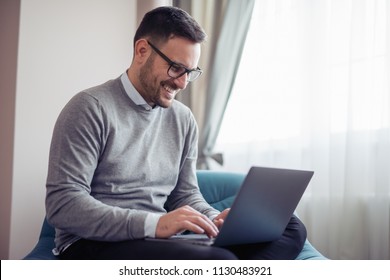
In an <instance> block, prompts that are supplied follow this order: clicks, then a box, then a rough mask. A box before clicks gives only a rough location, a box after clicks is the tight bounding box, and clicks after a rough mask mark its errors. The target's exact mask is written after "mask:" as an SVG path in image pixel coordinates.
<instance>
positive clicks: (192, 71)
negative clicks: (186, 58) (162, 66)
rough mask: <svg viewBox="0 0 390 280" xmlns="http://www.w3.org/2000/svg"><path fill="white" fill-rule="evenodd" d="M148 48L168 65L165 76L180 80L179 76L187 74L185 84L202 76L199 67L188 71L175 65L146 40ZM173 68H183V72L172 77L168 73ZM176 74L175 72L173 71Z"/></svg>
mask: <svg viewBox="0 0 390 280" xmlns="http://www.w3.org/2000/svg"><path fill="white" fill-rule="evenodd" d="M147 42H148V44H149V46H151V47H152V49H153V50H154V51H155V52H156V53H157V54H158V55H159V56H161V58H162V59H164V60H165V61H166V62H167V63H168V64H169V67H168V70H167V74H168V76H169V77H171V78H174V79H177V78H180V77H181V76H183V75H184V74H187V82H193V81H195V80H196V79H197V78H199V77H200V75H202V73H203V71H202V69H200V68H199V67H196V68H194V69H188V68H187V67H185V66H183V65H181V64H179V63H176V62H174V61H172V60H170V59H169V58H168V57H167V56H166V55H165V54H163V52H162V51H160V50H159V49H158V48H157V47H156V46H154V45H153V44H152V43H151V42H149V41H148V40H147ZM172 67H174V68H176V69H180V68H183V69H184V71H183V72H180V74H178V75H173V74H172V73H170V72H171V71H170V70H171V68H172ZM175 72H176V71H175ZM191 73H193V74H195V76H193V74H192V75H191Z"/></svg>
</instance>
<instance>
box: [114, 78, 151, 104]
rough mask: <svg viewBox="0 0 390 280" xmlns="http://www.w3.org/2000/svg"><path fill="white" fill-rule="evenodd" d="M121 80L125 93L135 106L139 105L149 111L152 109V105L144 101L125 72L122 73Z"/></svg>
mask: <svg viewBox="0 0 390 280" xmlns="http://www.w3.org/2000/svg"><path fill="white" fill-rule="evenodd" d="M121 81H122V84H123V87H124V88H125V91H126V93H127V95H128V96H129V98H130V99H131V100H132V101H133V102H134V103H135V104H136V105H137V106H141V107H142V108H144V109H145V110H147V111H150V110H152V109H153V108H152V106H150V105H149V104H148V103H146V101H145V99H144V98H143V97H142V96H141V94H139V92H138V91H137V90H136V89H135V87H134V86H133V84H132V83H131V82H130V80H129V77H128V76H127V73H126V72H125V73H123V74H122V76H121Z"/></svg>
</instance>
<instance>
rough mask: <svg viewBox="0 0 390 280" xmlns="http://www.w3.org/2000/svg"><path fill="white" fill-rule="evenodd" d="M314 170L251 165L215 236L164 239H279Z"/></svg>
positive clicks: (210, 242)
mask: <svg viewBox="0 0 390 280" xmlns="http://www.w3.org/2000/svg"><path fill="white" fill-rule="evenodd" d="M313 174H314V172H313V171H305V170H292V169H281V168H270V167H257V166H254V167H251V168H250V170H249V172H248V174H247V175H246V177H245V179H244V181H243V183H242V185H241V187H240V189H239V191H238V193H237V195H236V198H235V200H234V202H233V204H232V206H231V209H230V212H229V214H228V216H227V218H226V220H225V222H224V224H223V226H222V228H221V229H220V232H219V234H218V236H217V237H216V238H211V239H210V238H208V237H207V236H206V235H205V234H177V235H174V236H172V237H171V238H168V239H156V238H148V240H158V241H162V240H164V241H169V242H190V243H193V244H198V245H206V246H219V247H221V246H229V245H239V244H249V243H261V242H269V241H274V240H277V239H279V238H280V237H281V236H282V234H283V232H284V230H285V229H286V226H287V224H288V222H289V220H290V218H291V216H292V215H293V213H294V211H295V209H296V207H297V206H298V203H299V201H300V199H301V197H302V195H303V193H304V192H305V190H306V187H307V186H308V184H309V182H310V180H311V178H312V176H313Z"/></svg>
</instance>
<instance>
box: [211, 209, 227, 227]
mask: <svg viewBox="0 0 390 280" xmlns="http://www.w3.org/2000/svg"><path fill="white" fill-rule="evenodd" d="M229 211H230V208H227V209H225V210H223V211H222V212H221V213H220V214H219V215H218V216H217V217H215V218H214V220H213V222H214V224H215V225H216V226H217V227H218V228H219V229H220V228H221V227H222V225H223V222H224V221H225V219H226V217H227V215H228V214H229Z"/></svg>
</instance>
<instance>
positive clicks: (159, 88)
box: [139, 37, 200, 108]
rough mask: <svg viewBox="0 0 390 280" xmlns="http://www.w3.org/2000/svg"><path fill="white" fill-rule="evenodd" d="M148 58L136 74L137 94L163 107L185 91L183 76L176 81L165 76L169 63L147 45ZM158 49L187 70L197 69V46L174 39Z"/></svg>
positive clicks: (184, 77) (185, 81) (197, 44)
mask: <svg viewBox="0 0 390 280" xmlns="http://www.w3.org/2000/svg"><path fill="white" fill-rule="evenodd" d="M149 47H150V50H151V53H150V56H149V57H148V59H147V60H146V62H145V63H144V64H143V65H142V66H141V68H140V72H139V82H140V86H141V88H140V94H141V95H142V97H143V98H144V99H145V101H146V102H147V103H148V104H149V105H151V106H155V105H158V106H160V107H163V108H168V107H169V106H171V104H172V102H173V99H174V98H175V96H176V94H177V93H178V92H179V91H180V90H182V89H185V88H186V86H187V84H188V82H187V74H184V75H182V76H181V77H179V78H176V79H175V78H172V77H170V76H169V75H168V68H169V66H170V65H169V63H168V62H167V61H165V60H164V59H163V58H162V57H161V56H160V55H159V54H157V53H156V52H155V51H154V50H153V49H152V47H151V46H149ZM159 50H160V51H161V52H162V53H163V54H164V55H165V56H167V57H168V58H169V59H170V60H172V61H173V62H175V63H177V64H180V65H182V66H184V67H186V68H188V69H193V68H196V67H197V66H198V61H199V57H200V44H199V43H193V42H191V41H189V40H186V39H183V38H178V37H174V38H172V39H170V40H169V41H168V42H167V43H166V44H164V45H162V46H161V47H160V48H159Z"/></svg>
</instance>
